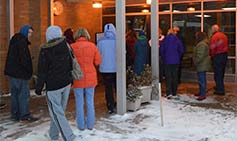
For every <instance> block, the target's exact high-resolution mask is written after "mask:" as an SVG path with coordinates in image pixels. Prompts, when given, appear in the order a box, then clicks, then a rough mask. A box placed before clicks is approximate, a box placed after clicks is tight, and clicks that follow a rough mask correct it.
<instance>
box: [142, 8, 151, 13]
mask: <svg viewBox="0 0 237 141" xmlns="http://www.w3.org/2000/svg"><path fill="white" fill-rule="evenodd" d="M149 12H150V11H149V10H148V9H143V10H142V13H149Z"/></svg>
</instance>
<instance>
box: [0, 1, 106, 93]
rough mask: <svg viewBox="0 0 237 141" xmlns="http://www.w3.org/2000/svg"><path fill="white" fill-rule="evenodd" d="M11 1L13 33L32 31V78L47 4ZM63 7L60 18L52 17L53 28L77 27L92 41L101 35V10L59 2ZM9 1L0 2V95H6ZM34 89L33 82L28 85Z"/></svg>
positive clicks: (48, 23) (45, 18) (42, 2)
mask: <svg viewBox="0 0 237 141" xmlns="http://www.w3.org/2000/svg"><path fill="white" fill-rule="evenodd" d="M13 1H14V33H16V32H18V31H19V29H20V28H21V26H23V25H24V24H30V25H32V26H33V28H34V33H33V37H32V45H31V47H30V49H31V55H32V59H33V67H34V68H33V70H34V74H36V72H37V70H36V69H37V62H38V53H39V50H40V49H39V46H40V44H42V43H45V31H46V29H47V27H48V25H50V19H49V8H48V7H49V2H48V1H49V0H13ZM58 1H61V2H62V4H63V8H64V11H63V13H62V14H61V15H58V16H54V25H59V26H60V27H61V28H62V30H65V29H66V28H68V27H71V28H73V29H74V31H76V30H77V29H78V28H79V27H85V28H87V29H88V31H89V33H90V35H91V38H92V39H91V41H93V42H94V41H95V33H96V32H101V31H102V10H101V9H94V8H92V6H91V3H85V2H84V3H80V2H68V1H67V0H58ZM8 2H9V0H0V16H1V19H0V91H1V92H3V93H7V92H9V83H8V78H7V77H6V76H4V72H3V71H4V65H5V61H6V54H7V49H8V35H9V34H10V33H9V32H10V30H9V22H8V21H9V10H10V9H9V4H8ZM30 86H31V88H33V87H34V84H33V80H31V81H30Z"/></svg>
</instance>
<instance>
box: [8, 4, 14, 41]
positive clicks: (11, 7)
mask: <svg viewBox="0 0 237 141" xmlns="http://www.w3.org/2000/svg"><path fill="white" fill-rule="evenodd" d="M7 13H8V15H9V18H8V29H9V34H8V41H10V39H11V37H12V36H13V35H14V0H9V1H8V10H7Z"/></svg>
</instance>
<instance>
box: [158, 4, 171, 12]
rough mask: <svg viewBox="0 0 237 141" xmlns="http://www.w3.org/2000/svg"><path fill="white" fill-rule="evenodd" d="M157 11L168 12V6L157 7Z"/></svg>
mask: <svg viewBox="0 0 237 141" xmlns="http://www.w3.org/2000/svg"><path fill="white" fill-rule="evenodd" d="M159 11H161V12H170V5H169V4H161V5H159Z"/></svg>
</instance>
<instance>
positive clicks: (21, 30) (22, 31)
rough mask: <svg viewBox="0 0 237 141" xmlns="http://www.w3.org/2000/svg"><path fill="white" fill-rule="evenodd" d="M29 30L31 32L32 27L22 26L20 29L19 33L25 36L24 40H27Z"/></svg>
mask: <svg viewBox="0 0 237 141" xmlns="http://www.w3.org/2000/svg"><path fill="white" fill-rule="evenodd" d="M29 29H32V30H33V28H32V26H30V25H24V26H22V27H21V29H20V33H21V34H22V35H23V36H25V37H26V38H28V32H29Z"/></svg>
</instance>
